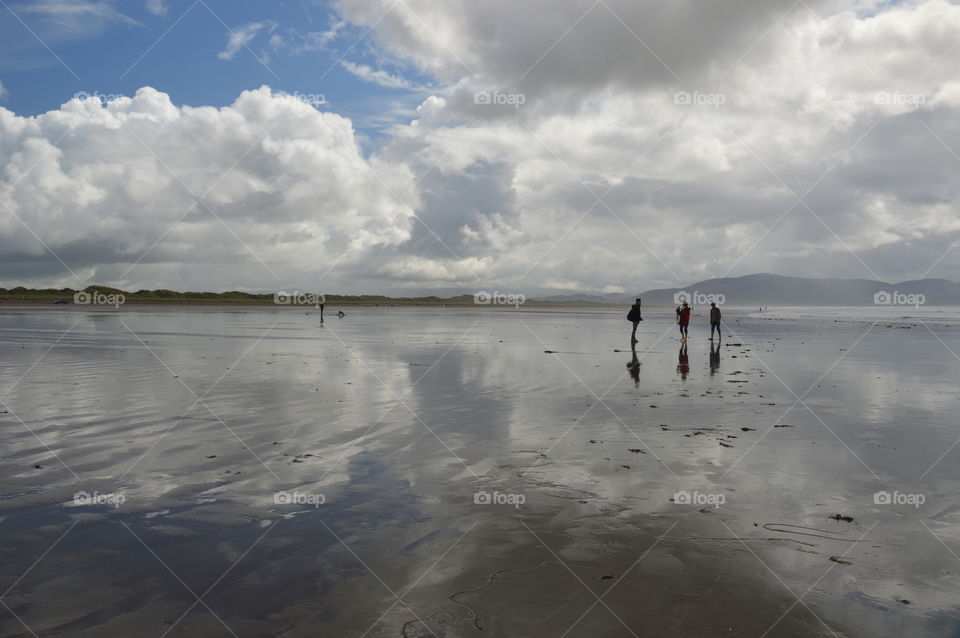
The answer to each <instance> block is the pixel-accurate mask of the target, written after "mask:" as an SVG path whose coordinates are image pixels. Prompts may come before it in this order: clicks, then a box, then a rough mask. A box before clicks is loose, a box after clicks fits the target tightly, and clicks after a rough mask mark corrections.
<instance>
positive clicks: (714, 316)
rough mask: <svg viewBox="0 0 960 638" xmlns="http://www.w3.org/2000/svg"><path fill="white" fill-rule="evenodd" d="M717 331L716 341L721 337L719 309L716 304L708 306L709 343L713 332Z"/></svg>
mask: <svg viewBox="0 0 960 638" xmlns="http://www.w3.org/2000/svg"><path fill="white" fill-rule="evenodd" d="M714 330H716V331H717V341H719V340H720V339H721V338H722V337H721V335H720V309H719V308H717V304H715V303H711V304H710V341H713V331H714Z"/></svg>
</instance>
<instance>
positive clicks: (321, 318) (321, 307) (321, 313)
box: [320, 303, 327, 323]
mask: <svg viewBox="0 0 960 638" xmlns="http://www.w3.org/2000/svg"><path fill="white" fill-rule="evenodd" d="M326 305H327V304H325V303H322V304H320V323H323V307H324V306H326Z"/></svg>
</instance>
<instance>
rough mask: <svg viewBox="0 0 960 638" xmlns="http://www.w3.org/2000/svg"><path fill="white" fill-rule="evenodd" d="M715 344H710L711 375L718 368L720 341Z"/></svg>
mask: <svg viewBox="0 0 960 638" xmlns="http://www.w3.org/2000/svg"><path fill="white" fill-rule="evenodd" d="M716 343H717V345H716V347H714V345H713V344H712V343H711V344H710V376H711V377H712V376H713V375H714V374H715V373H716V372H717V370H719V369H720V342H719V341H717V342H716Z"/></svg>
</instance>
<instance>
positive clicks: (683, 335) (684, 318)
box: [677, 301, 693, 341]
mask: <svg viewBox="0 0 960 638" xmlns="http://www.w3.org/2000/svg"><path fill="white" fill-rule="evenodd" d="M692 313H693V309H692V308H691V307H690V306H689V305H687V302H686V301H684V302H683V305H682V306H680V312H678V313H677V321H678V323H679V324H680V341H686V340H687V330H688V328H689V327H690V315H691V314H692Z"/></svg>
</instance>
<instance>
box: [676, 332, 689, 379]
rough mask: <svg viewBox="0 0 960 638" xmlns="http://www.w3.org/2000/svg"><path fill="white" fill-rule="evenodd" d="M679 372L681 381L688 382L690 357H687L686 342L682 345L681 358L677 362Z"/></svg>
mask: <svg viewBox="0 0 960 638" xmlns="http://www.w3.org/2000/svg"><path fill="white" fill-rule="evenodd" d="M677 372H679V373H680V378H681V379H683V380H684V381H686V380H687V375H688V374H689V373H690V357H688V356H687V342H686V341H684V342H682V343H681V344H680V358H679V360H678V362H677Z"/></svg>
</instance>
